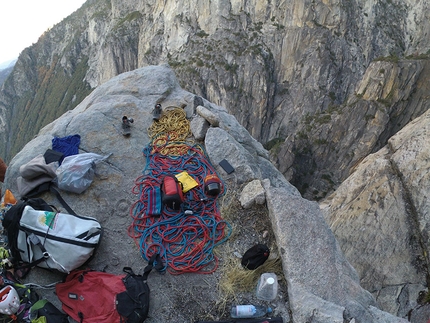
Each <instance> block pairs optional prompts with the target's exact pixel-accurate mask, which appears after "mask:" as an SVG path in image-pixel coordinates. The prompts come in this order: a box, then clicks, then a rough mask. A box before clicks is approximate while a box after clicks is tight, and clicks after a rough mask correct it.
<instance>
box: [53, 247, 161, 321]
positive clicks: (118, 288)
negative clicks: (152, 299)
mask: <svg viewBox="0 0 430 323" xmlns="http://www.w3.org/2000/svg"><path fill="white" fill-rule="evenodd" d="M155 261H156V269H157V270H158V269H160V268H162V266H163V264H162V262H161V259H160V257H159V255H158V254H156V255H154V256H153V257H151V259H150V260H149V262H148V265H147V266H146V267H145V269H144V273H143V275H137V274H135V273H134V272H133V270H132V269H131V268H130V267H125V268H124V269H123V271H124V272H125V273H126V274H122V275H115V274H110V273H106V272H100V271H94V270H90V269H88V270H78V271H73V272H72V273H70V274H69V275H67V277H66V279H65V281H64V282H63V283H57V284H56V286H55V290H56V294H57V296H58V298H59V300H60V301H61V303H62V309H63V311H64V312H65V313H66V314H68V315H69V316H70V317H71V318H72V319H74V320H75V321H78V322H84V323H100V322H103V323H119V322H127V323H141V322H143V321H145V319H146V318H147V317H148V312H149V294H150V289H149V286H148V284H147V282H146V281H147V279H148V275H149V273H150V272H151V270H152V268H153V266H154V262H155Z"/></svg>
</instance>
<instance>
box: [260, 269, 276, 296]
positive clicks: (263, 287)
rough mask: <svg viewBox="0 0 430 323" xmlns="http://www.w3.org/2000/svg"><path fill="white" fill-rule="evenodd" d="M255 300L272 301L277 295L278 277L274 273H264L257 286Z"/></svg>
mask: <svg viewBox="0 0 430 323" xmlns="http://www.w3.org/2000/svg"><path fill="white" fill-rule="evenodd" d="M256 294H257V298H258V299H260V300H262V301H268V302H270V301H273V300H274V299H275V298H276V295H277V294H278V277H276V274H274V273H264V274H262V275H261V277H260V279H259V280H258V284H257V291H256Z"/></svg>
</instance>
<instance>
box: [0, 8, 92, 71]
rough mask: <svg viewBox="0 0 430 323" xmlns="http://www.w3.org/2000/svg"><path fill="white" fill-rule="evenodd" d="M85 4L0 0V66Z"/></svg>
mask: <svg viewBox="0 0 430 323" xmlns="http://www.w3.org/2000/svg"><path fill="white" fill-rule="evenodd" d="M85 1H86V0H65V1H62V0H0V64H2V63H4V62H6V61H10V60H13V59H15V58H18V56H19V54H20V53H21V51H22V50H23V49H24V48H26V47H29V46H31V45H32V44H34V43H36V42H37V40H38V39H39V37H40V36H41V35H42V34H43V33H44V32H45V31H46V30H48V29H49V28H51V27H52V26H54V25H55V24H56V23H59V22H60V21H61V20H63V19H64V18H66V17H67V16H69V15H70V14H71V13H73V12H74V11H75V10H77V9H79V8H80V7H81V6H82V5H83V4H84V2H85Z"/></svg>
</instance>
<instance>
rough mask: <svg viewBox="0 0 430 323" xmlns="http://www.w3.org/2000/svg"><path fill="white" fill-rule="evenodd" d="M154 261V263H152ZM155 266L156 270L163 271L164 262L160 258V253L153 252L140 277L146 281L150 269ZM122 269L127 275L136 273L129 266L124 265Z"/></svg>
mask: <svg viewBox="0 0 430 323" xmlns="http://www.w3.org/2000/svg"><path fill="white" fill-rule="evenodd" d="M154 263H155V265H154ZM153 268H155V269H156V270H157V271H158V272H160V273H162V272H164V264H163V261H162V260H161V257H160V254H158V253H156V254H153V255H152V257H151V259H149V261H148V265H147V266H146V267H145V269H144V270H143V274H142V279H143V280H144V281H146V280H147V279H148V275H149V273H150V272H151V271H152V269H153ZM123 271H124V272H125V273H127V274H129V275H132V276H135V275H136V274H135V273H134V272H133V269H131V267H124V268H123Z"/></svg>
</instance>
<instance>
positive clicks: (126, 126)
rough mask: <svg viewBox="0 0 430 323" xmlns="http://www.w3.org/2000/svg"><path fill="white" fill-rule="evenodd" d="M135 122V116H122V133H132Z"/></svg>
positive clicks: (127, 134) (126, 134)
mask: <svg viewBox="0 0 430 323" xmlns="http://www.w3.org/2000/svg"><path fill="white" fill-rule="evenodd" d="M133 122H134V120H133V118H128V117H127V116H123V117H122V134H123V135H124V136H126V137H128V136H130V134H131V129H130V128H131V124H132V123H133Z"/></svg>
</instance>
